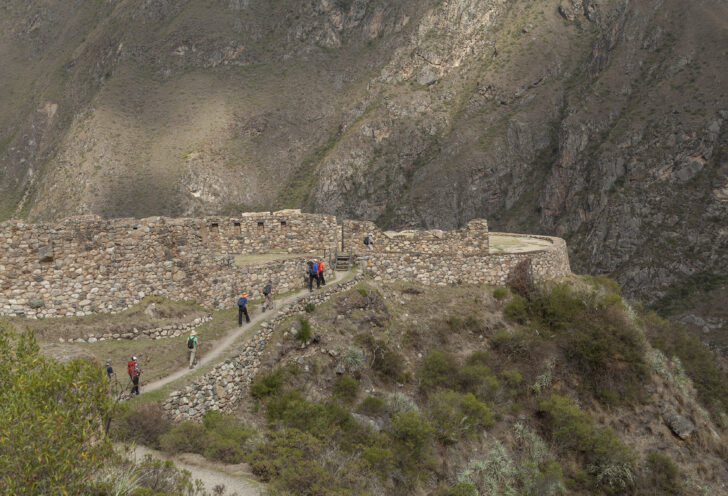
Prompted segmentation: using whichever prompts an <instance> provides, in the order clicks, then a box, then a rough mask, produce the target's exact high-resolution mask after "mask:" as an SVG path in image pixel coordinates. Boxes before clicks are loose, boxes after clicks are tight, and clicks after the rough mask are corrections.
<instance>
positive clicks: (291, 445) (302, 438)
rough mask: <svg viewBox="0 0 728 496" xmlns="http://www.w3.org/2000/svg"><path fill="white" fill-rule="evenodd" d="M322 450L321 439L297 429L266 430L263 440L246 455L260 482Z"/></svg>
mask: <svg viewBox="0 0 728 496" xmlns="http://www.w3.org/2000/svg"><path fill="white" fill-rule="evenodd" d="M322 452H323V445H322V443H321V441H319V440H318V439H316V438H315V437H314V436H312V435H311V434H309V433H307V432H302V431H300V430H298V429H281V430H278V431H275V432H268V434H267V436H266V439H265V441H264V442H261V443H260V444H258V445H256V446H255V448H254V449H253V450H252V451H251V452H250V453H249V454H248V455H247V457H246V458H247V460H248V463H249V464H250V469H251V471H252V472H253V474H255V475H256V476H257V477H258V478H259V479H260V480H261V481H262V482H268V481H270V480H271V479H272V478H274V477H276V476H277V475H279V474H280V473H281V471H282V470H283V469H284V468H285V467H287V466H291V465H298V464H301V463H302V462H303V461H304V460H307V459H308V460H310V459H316V458H318V456H319V455H320V454H321V453H322Z"/></svg>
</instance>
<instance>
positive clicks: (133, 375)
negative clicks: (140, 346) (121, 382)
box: [126, 356, 142, 396]
mask: <svg viewBox="0 0 728 496" xmlns="http://www.w3.org/2000/svg"><path fill="white" fill-rule="evenodd" d="M126 369H127V372H128V373H129V379H131V384H132V386H131V394H132V396H133V395H134V394H136V395H137V396H139V376H140V375H141V373H142V371H141V370H139V364H138V363H137V357H135V356H133V357H131V360H129V361H128V362H126Z"/></svg>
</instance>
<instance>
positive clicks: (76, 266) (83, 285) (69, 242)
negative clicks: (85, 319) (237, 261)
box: [0, 210, 339, 318]
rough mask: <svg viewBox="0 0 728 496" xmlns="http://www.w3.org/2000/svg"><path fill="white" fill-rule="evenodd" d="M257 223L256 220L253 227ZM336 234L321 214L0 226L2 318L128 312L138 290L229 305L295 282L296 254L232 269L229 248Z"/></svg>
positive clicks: (325, 242)
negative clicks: (269, 283) (241, 296)
mask: <svg viewBox="0 0 728 496" xmlns="http://www.w3.org/2000/svg"><path fill="white" fill-rule="evenodd" d="M261 223H262V225H261ZM338 233H339V231H338V228H337V227H336V219H335V218H334V217H333V216H328V215H310V214H301V213H300V211H297V210H293V211H282V212H276V213H273V214H270V213H260V214H246V215H243V216H242V217H241V218H238V219H235V218H232V219H221V218H217V217H208V218H204V219H169V218H164V217H153V218H149V219H142V220H137V219H118V220H102V219H100V218H99V217H95V216H84V217H77V218H71V219H66V220H65V221H63V222H62V223H60V224H59V225H54V224H28V223H25V222H18V221H8V222H3V223H0V315H21V316H26V317H32V318H35V317H51V316H61V315H63V316H70V315H87V314H90V313H95V312H109V311H118V310H122V309H124V308H128V307H129V306H130V305H132V304H134V303H136V302H137V301H139V300H140V299H141V298H143V297H144V296H145V295H151V294H154V295H161V296H166V297H169V298H173V299H194V300H197V301H198V302H200V303H202V304H204V305H206V306H210V307H213V308H217V307H220V306H222V305H225V304H226V305H228V306H229V305H230V302H229V300H230V299H231V298H234V296H235V294H237V293H238V292H240V291H241V290H247V291H248V292H249V293H251V294H253V295H254V296H255V295H256V294H257V293H258V292H259V288H258V286H262V283H263V282H264V281H265V280H267V279H269V278H270V279H272V280H273V281H274V282H275V283H276V285H277V286H278V288H279V290H282V291H286V290H288V289H293V288H297V287H299V286H300V285H301V282H302V280H303V278H302V276H301V274H302V272H303V270H304V267H303V258H302V259H299V260H288V261H285V262H278V263H270V264H262V265H257V266H248V267H236V266H235V265H234V257H233V255H234V254H237V253H260V252H268V251H269V250H286V251H289V252H295V253H313V252H317V253H320V252H321V251H322V250H324V249H328V250H331V249H332V248H333V247H334V246H335V245H336V242H337V235H338Z"/></svg>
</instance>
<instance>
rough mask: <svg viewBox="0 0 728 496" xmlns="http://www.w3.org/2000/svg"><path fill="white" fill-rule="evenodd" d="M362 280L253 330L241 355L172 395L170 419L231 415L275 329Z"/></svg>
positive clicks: (317, 296)
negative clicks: (215, 413)
mask: <svg viewBox="0 0 728 496" xmlns="http://www.w3.org/2000/svg"><path fill="white" fill-rule="evenodd" d="M361 279H362V277H361V276H357V277H355V278H353V279H351V280H349V281H347V282H343V283H339V284H336V285H333V286H330V287H328V288H326V289H324V290H321V291H317V292H315V293H313V294H311V295H310V296H306V297H303V298H300V299H299V300H298V301H296V302H295V303H293V304H289V305H288V306H286V307H285V308H281V309H280V310H279V312H278V314H277V315H276V316H275V317H274V318H273V319H271V320H269V321H267V322H263V323H262V324H261V326H260V327H259V328H258V329H256V331H255V333H254V334H253V336H251V337H250V338H249V339H248V340H247V341H246V342H245V343H244V344H243V345H242V346H241V348H240V350H241V351H240V353H238V354H236V355H235V356H233V357H231V358H230V359H228V360H225V361H224V362H222V363H220V364H218V365H216V366H215V367H214V368H213V369H212V370H210V371H209V372H207V373H206V374H205V375H202V376H200V377H198V378H196V379H195V380H194V381H193V382H192V384H190V385H189V386H186V387H185V388H183V389H181V390H179V391H175V392H173V393H171V394H170V396H169V399H167V400H166V401H165V402H164V403H163V408H164V409H165V411H166V412H167V414H168V415H169V417H170V418H172V419H173V420H175V421H182V420H199V419H201V418H202V415H203V414H204V413H205V412H206V411H208V410H221V411H223V412H230V411H231V410H232V409H233V408H235V406H236V405H237V403H238V401H239V400H240V399H242V397H243V395H245V394H246V393H247V390H248V386H249V385H250V383H251V381H252V380H253V378H254V377H255V375H256V374H257V373H258V368H259V367H260V355H261V353H262V352H263V350H264V349H265V347H266V345H267V344H268V341H269V340H270V337H271V335H272V334H273V330H274V329H275V328H276V326H278V324H280V323H281V322H283V321H284V320H285V319H287V318H288V317H290V316H291V315H295V314H304V312H305V308H306V305H308V304H309V303H313V304H315V305H320V304H321V303H324V302H325V301H327V300H328V299H329V298H331V297H332V296H334V295H335V294H337V293H340V292H342V291H346V290H347V289H351V288H352V287H353V286H354V285H356V284H357V283H358V282H359V281H360V280H361Z"/></svg>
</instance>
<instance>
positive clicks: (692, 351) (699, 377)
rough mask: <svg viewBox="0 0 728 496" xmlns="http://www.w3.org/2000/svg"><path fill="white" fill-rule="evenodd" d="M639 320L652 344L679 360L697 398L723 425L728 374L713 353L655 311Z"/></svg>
mask: <svg viewBox="0 0 728 496" xmlns="http://www.w3.org/2000/svg"><path fill="white" fill-rule="evenodd" d="M642 322H643V324H644V326H645V332H646V333H647V336H648V338H649V340H650V342H651V344H652V345H653V346H655V347H656V348H658V349H659V350H661V351H662V352H663V353H664V354H665V355H666V356H668V357H678V358H679V359H680V363H682V366H683V367H684V368H685V372H686V373H687V375H688V377H689V378H690V379H691V380H692V382H693V386H695V389H696V391H697V393H698V399H699V400H700V402H701V403H702V404H703V405H705V407H706V408H707V409H708V410H709V411H710V413H711V414H712V415H713V418H714V419H715V420H716V422H718V423H719V424H722V423H723V422H722V420H721V419H722V416H723V415H725V414H726V412H728V377H726V375H725V373H724V372H723V370H721V368H720V367H719V366H718V364H717V362H716V359H715V355H714V353H713V352H712V351H711V350H710V349H709V348H708V347H707V346H705V345H704V344H703V343H701V342H700V340H699V339H698V338H697V337H695V336H693V335H692V334H690V333H689V332H687V331H686V330H685V328H684V327H683V326H681V325H679V324H675V323H672V322H669V321H667V320H664V319H662V318H660V317H658V316H657V315H656V314H654V313H649V314H647V315H645V316H643V318H642ZM723 428H728V426H726V425H724V426H723Z"/></svg>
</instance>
